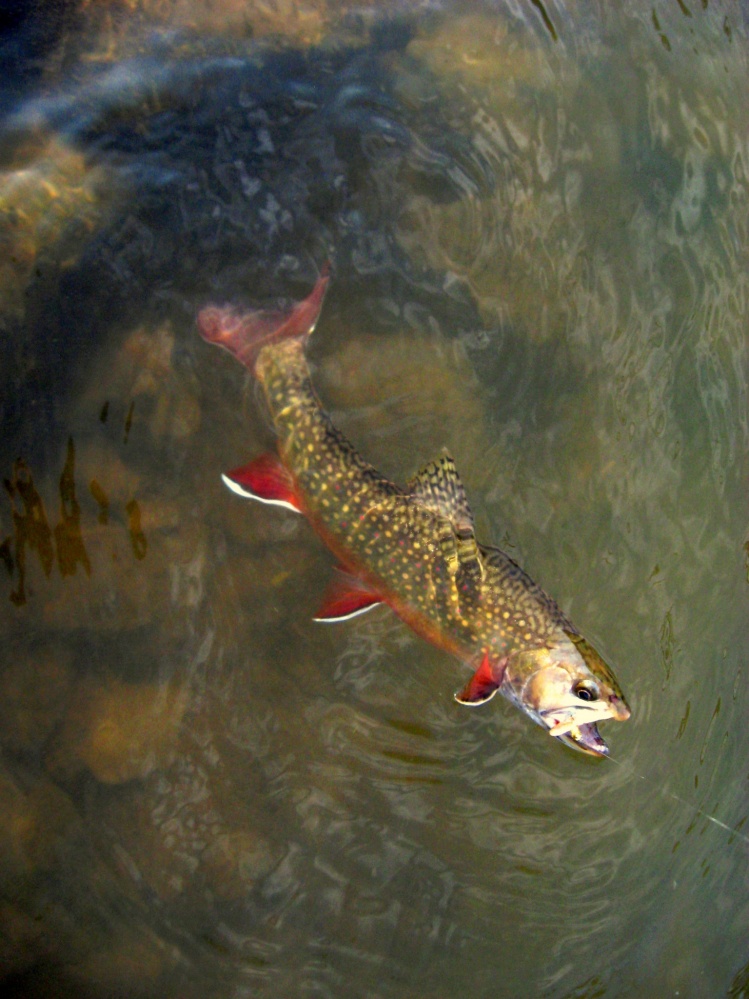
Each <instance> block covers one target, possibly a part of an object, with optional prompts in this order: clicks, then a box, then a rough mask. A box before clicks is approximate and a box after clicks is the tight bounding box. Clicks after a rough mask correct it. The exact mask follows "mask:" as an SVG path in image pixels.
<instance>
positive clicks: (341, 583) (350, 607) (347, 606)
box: [314, 569, 383, 624]
mask: <svg viewBox="0 0 749 999" xmlns="http://www.w3.org/2000/svg"><path fill="white" fill-rule="evenodd" d="M382 602H383V600H382V597H381V596H380V595H379V594H378V593H375V592H374V591H373V590H371V589H370V588H369V587H368V586H367V584H366V583H364V582H362V580H361V579H359V578H358V577H356V576H352V575H351V573H349V572H346V571H345V570H344V569H336V573H335V576H334V577H333V579H332V580H331V582H330V585H329V586H328V589H327V590H326V592H325V596H324V597H323V602H322V605H321V606H320V609H319V610H318V612H317V613H316V614H315V618H314V620H315V621H321V622H323V623H325V624H335V623H336V622H337V621H348V620H349V619H350V618H352V617H357V615H359V614H363V613H364V612H365V611H368V610H371V609H372V607H376V606H377V605H378V604H381V603H382Z"/></svg>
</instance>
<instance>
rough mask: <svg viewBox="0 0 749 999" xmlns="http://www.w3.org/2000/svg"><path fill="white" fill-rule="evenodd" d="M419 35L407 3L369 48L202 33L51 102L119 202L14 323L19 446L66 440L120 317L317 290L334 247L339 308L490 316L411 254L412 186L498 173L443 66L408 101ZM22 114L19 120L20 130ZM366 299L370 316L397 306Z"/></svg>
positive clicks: (8, 414) (27, 450)
mask: <svg viewBox="0 0 749 999" xmlns="http://www.w3.org/2000/svg"><path fill="white" fill-rule="evenodd" d="M409 38H410V31H409V28H408V24H407V23H406V22H393V23H392V24H389V26H388V27H387V30H386V29H385V28H381V29H379V30H378V31H377V32H374V33H373V34H372V36H371V37H370V38H369V40H368V42H367V43H366V44H362V46H361V47H352V46H346V47H335V46H330V47H320V48H317V49H310V50H307V51H297V50H293V49H282V50H280V51H279V50H274V49H267V50H258V52H257V54H256V55H255V56H253V57H250V56H248V55H247V50H246V48H245V49H243V50H242V52H241V53H240V54H236V53H233V52H230V51H229V52H228V51H226V46H225V45H224V46H223V47H222V48H220V49H216V46H215V44H214V45H212V46H210V45H207V44H206V43H204V42H201V41H198V40H194V41H193V42H192V43H190V49H191V50H192V52H191V55H190V57H189V58H184V57H180V58H177V57H175V54H174V53H173V52H170V51H169V50H165V51H163V52H157V53H155V54H154V55H152V56H148V57H144V58H142V59H138V60H133V61H132V62H131V63H126V64H120V65H115V66H108V67H106V68H105V69H104V70H102V71H100V73H99V75H97V76H95V77H94V78H87V79H84V80H81V81H80V83H79V84H78V85H76V87H74V88H72V89H70V90H69V91H67V92H66V91H65V90H64V89H63V90H62V91H61V94H56V95H54V96H51V97H49V99H47V100H46V102H45V101H43V102H42V108H43V117H45V118H46V124H47V127H48V128H49V130H50V131H51V132H52V133H56V134H58V135H59V136H60V137H61V138H62V139H63V140H64V141H65V142H66V143H69V144H72V146H73V147H74V148H76V149H78V150H80V151H82V152H83V154H84V155H85V157H86V159H87V161H88V163H89V164H90V165H91V166H102V167H104V168H105V170H106V175H107V176H108V177H113V178H115V180H114V183H115V184H116V185H118V186H119V188H120V194H121V204H122V209H121V210H120V211H118V212H117V214H116V216H115V217H114V218H112V219H110V220H109V222H108V223H107V224H105V225H104V226H103V227H102V228H100V229H98V230H97V231H95V232H94V234H93V235H91V236H89V235H88V234H87V235H86V237H85V238H82V237H81V233H77V232H75V231H74V228H75V227H74V226H73V225H71V226H69V227H68V229H66V231H65V232H64V233H63V235H62V238H61V239H60V240H58V242H57V243H56V244H55V245H52V246H48V247H45V248H43V249H41V250H40V252H39V255H38V259H37V265H36V268H35V272H34V274H33V276H32V280H31V282H30V285H29V287H28V289H27V301H26V310H25V312H26V314H25V317H24V321H23V324H22V325H21V324H20V323H18V324H14V323H12V321H9V323H8V325H9V328H7V329H6V330H4V331H3V332H4V336H3V338H2V339H3V346H2V347H1V348H0V352H1V355H2V356H0V362H1V363H2V365H3V369H4V371H5V372H6V385H10V386H11V392H10V394H9V395H10V400H9V401H7V402H5V403H4V406H3V411H2V413H0V422H1V423H2V424H3V437H4V440H5V442H6V447H8V448H9V452H6V455H7V459H8V461H12V460H13V459H14V458H15V457H16V456H17V455H18V454H23V455H24V457H25V458H26V459H27V460H28V461H30V462H34V463H35V464H37V462H39V461H40V460H42V461H46V460H48V459H49V458H50V457H51V456H52V455H55V454H57V453H59V450H60V445H61V443H62V442H61V440H60V435H61V428H60V423H61V417H60V412H61V410H64V407H65V401H66V394H67V393H71V392H74V391H75V389H76V387H78V386H79V385H81V384H82V383H83V382H84V381H85V377H86V372H87V370H88V367H89V364H90V362H91V361H92V360H93V359H94V358H95V356H96V350H97V345H98V344H101V343H102V342H103V340H104V339H105V338H107V337H108V336H110V335H112V334H114V335H115V336H116V335H117V330H118V329H122V330H124V329H132V328H133V327H135V326H136V325H137V324H139V323H141V322H144V321H149V322H153V321H158V320H159V319H161V318H163V317H164V315H171V316H175V315H176V317H177V319H178V320H179V321H181V322H182V323H183V324H188V325H191V323H192V319H193V310H194V305H195V302H196V300H198V301H199V300H200V299H201V298H202V299H205V298H213V299H215V298H222V297H223V298H227V299H228V298H232V299H236V297H237V295H238V293H239V294H242V293H244V294H245V295H246V297H247V299H248V300H249V301H251V302H253V303H255V304H256V303H257V302H258V301H262V300H263V299H266V298H272V297H274V296H277V294H278V292H279V288H281V287H282V288H284V290H285V291H286V293H287V294H289V295H302V294H303V293H304V292H305V291H306V288H307V287H308V285H309V282H310V280H311V278H312V277H313V276H314V273H315V270H316V268H317V267H319V266H320V265H321V264H322V262H323V261H324V260H325V259H326V258H328V257H329V256H334V263H335V265H336V268H337V281H336V287H335V291H334V294H333V296H332V302H331V303H330V304H329V306H328V310H329V314H331V313H332V311H333V310H334V309H338V310H339V312H340V313H341V314H342V319H343V320H344V321H345V320H346V318H347V316H348V315H349V314H350V315H351V316H352V317H353V316H354V315H357V314H358V315H361V308H362V306H361V300H362V298H364V299H365V300H371V299H373V298H376V297H378V296H379V297H387V298H391V299H395V300H399V299H407V300H408V301H410V302H415V304H416V305H417V306H418V307H421V308H422V309H423V310H424V312H425V313H426V314H434V313H438V314H439V316H440V318H441V320H442V322H443V324H444V326H445V328H447V329H451V328H452V329H456V328H463V329H465V328H476V327H477V326H478V325H479V320H478V316H477V313H476V309H475V306H474V304H473V303H472V301H471V298H470V295H469V293H468V292H467V291H463V290H461V289H460V288H457V289H455V290H454V291H452V292H451V294H450V295H449V296H445V294H444V287H443V277H444V276H443V275H441V274H435V273H428V272H425V271H424V270H423V268H418V269H415V268H414V267H413V265H412V264H411V263H410V262H409V260H408V257H407V255H406V254H405V253H404V252H403V251H402V250H401V249H400V248H399V246H398V243H397V241H396V239H395V236H394V232H395V225H396V222H397V219H398V217H399V213H400V212H401V210H402V206H403V204H404V202H405V199H406V198H407V197H408V196H410V195H412V194H413V192H414V191H417V192H420V193H425V194H428V196H429V197H430V198H431V199H432V200H434V201H438V202H448V201H451V200H454V199H457V198H458V197H460V196H462V195H463V194H464V193H465V190H466V189H468V188H470V189H472V190H474V191H475V192H482V191H486V190H488V189H489V188H490V186H491V184H492V180H491V174H490V169H489V167H488V165H485V164H483V163H482V162H481V160H480V159H479V157H478V156H477V154H476V152H475V150H474V149H473V148H472V146H471V143H470V138H469V136H468V135H467V134H466V130H465V114H464V113H463V109H461V108H460V107H458V106H450V105H449V104H447V103H445V102H443V101H441V100H435V99H434V95H435V93H437V84H436V82H435V84H434V87H433V88H430V87H429V85H428V81H427V82H426V83H425V82H424V81H423V80H422V81H421V87H420V90H419V94H418V95H417V96H416V97H413V98H412V99H410V100H409V101H404V100H403V99H402V98H401V97H400V96H399V95H398V93H397V92H396V83H397V81H396V78H395V74H394V72H393V68H392V59H393V57H394V55H395V56H399V55H400V53H401V51H402V49H403V48H404V47H405V45H406V44H407V43H408V40H409ZM419 72H420V73H421V74H422V76H423V72H424V71H423V69H420V70H419ZM14 122H15V119H14ZM12 128H16V129H17V122H16V123H15V124H14V125H13V126H12ZM12 128H11V127H10V126H7V119H6V131H5V135H4V136H2V140H3V143H4V144H5V145H8V144H9V143H10V144H11V145H12V141H11V136H10V134H9V129H10V130H11V131H12ZM20 138H21V141H22V139H23V136H21V137H20ZM71 258H72V259H73V261H74V262H73V263H72V265H71V263H70V260H71ZM63 261H64V263H63ZM154 310H155V311H157V312H158V313H159V315H153V312H154ZM369 311H371V312H372V320H373V327H374V330H373V331H374V332H377V328H376V327H377V325H378V323H379V324H380V325H382V324H383V323H386V322H388V321H389V322H390V324H391V325H395V324H396V320H395V319H394V318H392V317H391V318H390V319H389V320H388V319H385V318H384V316H385V315H386V313H385V311H384V310H382V309H379V310H369ZM31 361H33V363H30V362H31ZM32 401H33V406H34V409H33V413H32V412H31V405H32ZM14 451H15V453H14Z"/></svg>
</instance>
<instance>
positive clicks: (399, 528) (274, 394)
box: [198, 271, 630, 756]
mask: <svg viewBox="0 0 749 999" xmlns="http://www.w3.org/2000/svg"><path fill="white" fill-rule="evenodd" d="M328 281H329V276H328V274H327V271H325V272H323V273H322V274H321V276H320V278H319V279H318V281H317V284H316V285H315V287H314V289H313V290H312V292H311V294H310V295H309V296H308V298H306V299H304V300H303V301H302V302H299V303H297V304H296V305H294V306H293V307H292V308H291V309H289V310H287V311H286V312H282V313H268V312H238V311H237V310H235V309H233V308H217V307H214V306H210V307H208V308H206V309H204V310H203V311H202V312H201V313H200V316H199V318H198V325H199V328H200V331H201V334H202V335H203V337H204V339H206V340H208V341H209V342H211V343H217V344H219V345H220V346H223V347H224V348H225V349H227V350H228V351H230V353H232V354H233V355H234V356H235V357H237V358H238V360H240V361H241V362H242V363H243V364H244V365H245V366H246V367H248V368H249V369H250V370H251V371H252V372H253V373H254V375H255V377H256V378H257V379H258V381H259V383H260V385H261V386H262V388H263V391H264V394H265V398H266V401H267V404H268V408H269V411H270V414H271V417H272V420H273V424H274V426H275V429H276V432H277V435H278V443H277V453H274V454H267V455H261V456H260V457H259V458H256V459H254V461H251V462H250V463H249V464H247V465H244V466H241V467H239V468H236V469H234V470H233V471H231V472H228V473H227V474H226V475H224V476H223V479H224V482H225V483H226V485H227V486H228V487H229V488H230V489H231V490H232V491H233V492H235V493H237V494H238V495H239V496H243V497H246V498H248V499H255V500H258V501H260V502H262V503H267V504H271V505H275V506H280V507H283V508H285V509H287V510H291V511H293V512H295V513H303V514H304V515H305V516H306V517H307V518H308V520H309V521H310V523H311V525H312V527H313V528H314V529H315V531H316V532H317V533H318V534H319V536H320V537H321V539H322V540H323V541H324V543H325V544H326V545H327V547H328V548H329V549H330V550H331V551H332V552H333V554H334V555H335V557H336V559H337V560H338V563H339V568H338V569H336V571H335V573H334V578H333V580H332V582H331V585H330V587H329V589H328V592H327V593H326V594H325V596H324V599H323V602H322V605H321V607H320V609H319V611H318V613H317V615H316V617H315V619H316V620H318V621H324V622H329V623H331V622H339V621H347V620H349V619H351V618H353V617H356V616H358V615H360V614H363V613H365V612H366V611H368V610H371V609H372V608H373V607H376V606H378V605H380V604H386V605H387V606H388V607H390V608H392V610H394V611H395V612H396V614H398V615H399V616H400V617H401V618H402V619H403V620H404V621H405V622H406V623H407V624H408V625H410V626H411V627H412V628H413V629H414V630H415V631H416V632H417V633H418V634H420V635H422V636H423V637H424V638H425V639H427V640H429V641H431V642H433V643H434V644H435V645H437V646H439V647H440V648H443V649H446V650H448V651H449V652H451V653H453V654H454V655H456V656H457V657H458V658H460V659H461V660H462V661H463V662H464V663H465V664H466V665H467V666H468V667H469V668H470V669H471V672H472V677H471V679H470V680H469V681H468V683H467V684H466V685H465V686H464V687H463V689H462V690H461V691H460V692H459V693H458V694H456V701H457V702H458V703H460V704H464V705H468V706H478V705H481V704H485V703H486V702H487V701H489V700H490V699H491V698H492V697H493V696H494V695H495V694H496V693H497V691H499V692H500V693H501V694H503V695H504V696H505V697H506V698H507V699H508V700H509V701H510V702H512V703H514V704H516V705H517V706H518V707H519V708H520V709H521V710H522V711H523V712H525V713H526V714H527V715H529V716H530V717H531V718H532V719H533V720H534V721H535V722H537V723H538V724H539V725H541V726H543V727H544V728H545V729H547V731H548V732H549V733H550V734H551V735H553V736H554V737H555V738H557V739H559V740H560V741H562V742H564V743H565V744H567V745H569V746H572V747H574V748H576V749H580V750H583V751H584V752H587V753H589V754H591V755H595V756H601V755H605V754H606V753H607V752H608V749H607V747H606V744H605V742H604V741H603V739H602V738H601V736H600V734H599V732H598V728H597V725H598V723H599V722H601V721H605V720H607V719H615V720H618V721H625V720H626V719H627V718H628V717H629V713H630V712H629V708H628V707H627V704H626V701H625V698H624V695H623V693H622V691H621V689H620V688H619V685H618V683H617V681H616V678H615V676H614V674H613V672H612V670H611V669H610V667H609V666H608V665H607V664H606V663H605V662H604V660H603V659H602V657H601V656H600V655H599V654H598V652H597V651H596V650H595V649H594V648H593V647H592V646H591V645H590V644H589V643H588V642H587V641H586V640H585V639H584V638H583V637H582V635H581V634H580V633H579V632H578V631H577V629H576V628H575V626H574V625H573V624H572V622H571V621H569V620H568V618H567V617H566V616H565V615H564V614H563V613H562V611H561V610H560V609H559V607H558V606H557V604H556V603H555V602H554V600H552V598H551V597H549V596H548V595H547V594H546V593H545V592H544V591H543V590H542V589H541V588H540V587H539V586H537V585H536V584H535V583H534V582H533V581H532V580H531V579H530V578H529V576H528V575H527V574H526V573H525V572H524V571H523V570H522V569H521V568H520V566H518V565H517V563H515V562H514V561H513V560H512V559H511V558H509V557H508V556H507V555H505V554H504V552H502V551H500V550H499V549H498V548H492V547H489V546H485V545H482V544H480V543H479V542H478V541H477V539H476V536H475V532H474V518H473V514H472V512H471V508H470V506H469V503H468V499H467V496H466V492H465V488H464V486H463V483H462V482H461V479H460V476H459V475H458V472H457V470H456V467H455V462H454V461H453V459H452V457H451V456H450V455H448V454H442V455H440V456H438V457H437V458H435V459H434V460H432V461H430V462H429V463H428V464H426V465H425V466H424V467H423V468H422V469H421V471H419V472H418V473H417V474H416V475H415V476H414V478H413V479H412V480H411V481H410V482H409V483H408V484H407V486H406V487H405V488H400V487H399V486H397V485H395V484H394V483H393V482H390V481H389V480H388V479H386V478H384V477H383V476H382V475H380V473H379V472H377V471H376V470H375V469H374V468H373V467H372V466H371V465H369V464H368V463H367V462H366V461H365V460H364V459H363V458H362V457H361V456H360V455H359V454H358V452H357V451H356V450H355V449H354V447H353V446H352V445H351V444H350V443H349V441H348V440H347V439H346V438H345V437H344V436H343V434H342V433H341V432H340V431H339V430H338V429H337V428H336V427H335V426H334V425H333V423H332V422H331V419H330V417H329V416H328V414H327V413H326V412H325V411H324V409H323V408H322V406H321V405H320V403H319V401H318V399H317V396H316V395H315V392H314V389H313V387H312V384H311V380H310V373H309V368H308V365H307V360H306V357H305V345H306V342H307V339H308V337H309V335H310V333H311V332H312V330H313V329H314V327H315V324H316V322H317V318H318V315H319V312H320V310H321V308H322V303H323V299H324V296H325V291H326V289H327V285H328Z"/></svg>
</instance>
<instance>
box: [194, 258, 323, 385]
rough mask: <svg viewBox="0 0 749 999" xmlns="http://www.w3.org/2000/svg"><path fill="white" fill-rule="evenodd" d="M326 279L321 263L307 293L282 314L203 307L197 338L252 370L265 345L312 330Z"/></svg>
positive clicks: (293, 337) (296, 336)
mask: <svg viewBox="0 0 749 999" xmlns="http://www.w3.org/2000/svg"><path fill="white" fill-rule="evenodd" d="M329 280H330V268H329V266H328V264H325V266H324V267H323V269H322V270H321V271H320V276H319V278H318V279H317V283H316V284H315V287H314V288H313V289H312V291H311V292H310V294H309V295H308V296H307V297H306V298H305V299H303V300H302V301H301V302H297V303H296V305H294V306H292V307H291V309H289V310H288V311H286V312H265V311H263V310H251V311H249V312H241V311H239V310H238V309H235V308H233V307H232V306H225V307H221V306H217V305H209V306H206V308H204V309H201V311H200V314H199V315H198V329H199V331H200V335H201V336H202V337H203V339H204V340H207V341H208V343H215V344H218V346H219V347H224V348H225V349H226V350H228V351H229V353H230V354H233V355H234V356H235V357H236V358H237V360H239V361H241V362H242V364H244V365H245V367H248V368H249V369H250V371H254V370H255V361H256V360H257V356H258V354H259V353H260V351H261V349H262V348H263V347H264V346H265V345H266V344H268V343H270V342H272V341H274V340H277V341H280V340H289V339H295V338H299V337H306V336H309V334H310V333H311V332H312V331H313V330H314V328H315V324H316V323H317V318H318V316H319V315H320V310H321V309H322V303H323V299H324V298H325V291H326V289H327V287H328V281H329Z"/></svg>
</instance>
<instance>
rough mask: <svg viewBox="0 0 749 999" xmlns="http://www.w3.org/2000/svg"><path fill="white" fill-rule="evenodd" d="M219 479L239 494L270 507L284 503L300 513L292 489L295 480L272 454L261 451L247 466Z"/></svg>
mask: <svg viewBox="0 0 749 999" xmlns="http://www.w3.org/2000/svg"><path fill="white" fill-rule="evenodd" d="M221 478H222V479H223V480H224V483H225V484H226V485H227V486H228V487H229V489H231V491H232V492H234V493H237V495H238V496H244V497H245V498H246V499H254V500H258V501H259V502H260V503H269V504H271V505H272V506H283V507H285V508H286V509H287V510H293V511H294V512H295V513H302V512H303V510H302V505H301V503H300V502H299V499H298V498H297V495H296V492H295V489H294V480H293V479H292V478H291V475H290V474H289V473H288V472H287V470H286V469H285V468H284V466H283V465H282V464H281V459H280V458H279V457H278V456H277V455H275V454H271V453H268V454H261V455H260V457H259V458H255V460H254V461H251V462H250V463H249V465H242V467H241V468H234V469H232V471H231V472H227V473H226V474H225V475H222V476H221Z"/></svg>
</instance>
